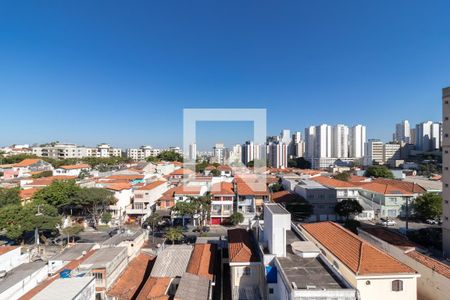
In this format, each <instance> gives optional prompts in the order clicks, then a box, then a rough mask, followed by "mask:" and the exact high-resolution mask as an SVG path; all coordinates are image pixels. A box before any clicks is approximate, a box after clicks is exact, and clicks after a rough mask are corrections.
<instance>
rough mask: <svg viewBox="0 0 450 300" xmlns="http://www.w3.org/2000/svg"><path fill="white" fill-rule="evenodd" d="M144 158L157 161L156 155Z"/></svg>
mask: <svg viewBox="0 0 450 300" xmlns="http://www.w3.org/2000/svg"><path fill="white" fill-rule="evenodd" d="M145 160H146V161H148V162H158V161H159V159H158V157H156V156H149V157H147V158H146V159H145Z"/></svg>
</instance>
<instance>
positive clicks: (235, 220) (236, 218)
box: [230, 211, 244, 225]
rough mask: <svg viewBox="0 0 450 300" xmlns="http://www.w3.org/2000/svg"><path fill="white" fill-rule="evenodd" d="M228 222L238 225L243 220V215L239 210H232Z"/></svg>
mask: <svg viewBox="0 0 450 300" xmlns="http://www.w3.org/2000/svg"><path fill="white" fill-rule="evenodd" d="M230 222H231V224H233V225H238V224H241V223H242V222H244V215H243V214H242V213H240V212H238V211H237V212H234V213H233V214H232V215H231V216H230Z"/></svg>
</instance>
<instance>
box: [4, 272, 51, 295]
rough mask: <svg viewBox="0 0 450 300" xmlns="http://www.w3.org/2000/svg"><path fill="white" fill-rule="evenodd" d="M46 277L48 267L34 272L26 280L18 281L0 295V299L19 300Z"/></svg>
mask: <svg viewBox="0 0 450 300" xmlns="http://www.w3.org/2000/svg"><path fill="white" fill-rule="evenodd" d="M47 277H48V266H47V265H45V266H43V267H42V268H41V269H39V270H37V271H35V272H34V273H32V274H31V275H29V276H27V277H26V278H24V279H22V280H20V281H18V282H17V283H16V284H15V285H13V286H12V287H10V288H9V289H7V290H6V291H4V292H2V293H0V299H19V298H20V297H22V296H23V295H24V294H26V293H28V291H30V290H31V289H33V288H34V287H36V286H37V285H38V284H39V283H40V282H42V281H44V280H45V279H46V278H47Z"/></svg>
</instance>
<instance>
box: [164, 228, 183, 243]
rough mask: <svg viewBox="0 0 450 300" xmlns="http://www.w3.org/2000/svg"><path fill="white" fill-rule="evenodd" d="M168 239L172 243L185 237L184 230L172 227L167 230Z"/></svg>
mask: <svg viewBox="0 0 450 300" xmlns="http://www.w3.org/2000/svg"><path fill="white" fill-rule="evenodd" d="M166 239H168V240H169V241H172V245H173V244H174V243H175V241H180V240H182V239H183V230H182V229H181V228H179V227H171V228H169V229H168V230H167V231H166Z"/></svg>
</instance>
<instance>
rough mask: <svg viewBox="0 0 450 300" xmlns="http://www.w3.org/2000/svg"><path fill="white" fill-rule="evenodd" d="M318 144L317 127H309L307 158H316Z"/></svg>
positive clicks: (307, 130) (306, 136) (306, 144)
mask: <svg viewBox="0 0 450 300" xmlns="http://www.w3.org/2000/svg"><path fill="white" fill-rule="evenodd" d="M315 143H316V127H315V126H309V127H308V128H305V157H306V158H313V157H315V153H314V149H315Z"/></svg>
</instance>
